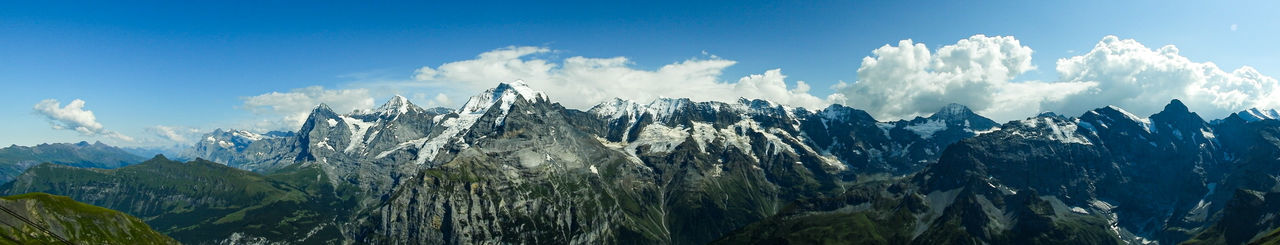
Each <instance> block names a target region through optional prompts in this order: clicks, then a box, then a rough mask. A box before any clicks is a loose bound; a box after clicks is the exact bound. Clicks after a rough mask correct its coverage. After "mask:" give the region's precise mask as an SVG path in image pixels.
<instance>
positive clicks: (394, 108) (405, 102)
mask: <svg viewBox="0 0 1280 245" xmlns="http://www.w3.org/2000/svg"><path fill="white" fill-rule="evenodd" d="M416 108H417V107H416V106H414V105H413V103H410V102H409V99H407V98H405V97H404V96H400V95H398V94H397V95H395V96H392V97H391V99H389V100H387V103H385V104H382V106H379V107H378V110H377V111H376V112H375V113H376V114H379V115H399V114H405V113H408V112H409V111H410V110H413V109H416Z"/></svg>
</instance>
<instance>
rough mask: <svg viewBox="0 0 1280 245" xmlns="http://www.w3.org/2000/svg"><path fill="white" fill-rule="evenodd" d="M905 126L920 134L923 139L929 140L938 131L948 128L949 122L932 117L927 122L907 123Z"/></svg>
mask: <svg viewBox="0 0 1280 245" xmlns="http://www.w3.org/2000/svg"><path fill="white" fill-rule="evenodd" d="M904 128H906V129H907V130H911V132H915V133H916V135H920V138H921V139H926V140H927V139H929V138H933V134H934V133H937V132H938V131H942V130H946V129H947V122H946V121H943V120H942V119H931V120H929V121H926V122H925V123H921V124H914V125H907V126H906V127H904Z"/></svg>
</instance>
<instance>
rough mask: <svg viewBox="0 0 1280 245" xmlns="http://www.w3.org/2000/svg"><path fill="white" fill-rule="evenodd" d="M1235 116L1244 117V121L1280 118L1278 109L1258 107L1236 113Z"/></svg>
mask: <svg viewBox="0 0 1280 245" xmlns="http://www.w3.org/2000/svg"><path fill="white" fill-rule="evenodd" d="M1236 117H1239V118H1240V119H1244V121H1246V122H1254V121H1262V120H1267V119H1272V120H1276V119H1280V111H1276V110H1275V109H1270V110H1262V109H1258V108H1249V109H1248V110H1243V111H1240V112H1238V113H1236Z"/></svg>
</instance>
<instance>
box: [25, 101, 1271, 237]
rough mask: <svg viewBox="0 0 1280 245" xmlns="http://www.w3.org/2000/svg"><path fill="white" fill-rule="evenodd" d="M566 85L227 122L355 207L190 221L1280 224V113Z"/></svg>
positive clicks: (378, 225) (780, 229)
mask: <svg viewBox="0 0 1280 245" xmlns="http://www.w3.org/2000/svg"><path fill="white" fill-rule="evenodd" d="M553 99H554V98H550V97H548V96H546V95H545V94H544V93H541V92H538V91H537V90H535V89H533V88H530V87H529V86H528V85H527V84H525V83H523V82H520V81H516V82H512V83H502V84H499V85H498V86H497V87H495V88H492V89H489V90H486V91H484V92H481V93H479V94H477V95H475V96H472V97H471V98H470V99H469V100H468V101H467V102H466V103H465V104H463V105H462V106H461V107H459V108H457V109H447V108H435V109H423V108H420V107H417V106H415V105H413V104H412V103H411V102H409V101H408V100H407V99H405V98H404V97H400V96H395V97H393V98H391V99H389V100H388V101H387V102H386V103H385V104H383V105H381V106H379V107H378V108H376V109H374V110H369V111H356V112H353V113H348V114H338V113H335V112H333V111H332V110H331V109H330V108H328V107H327V106H325V105H323V104H321V105H318V106H317V107H315V108H314V109H313V110H312V112H311V114H310V116H309V117H308V118H307V120H306V122H305V123H304V125H303V126H302V127H301V128H300V129H299V130H298V131H297V132H294V133H290V134H273V135H255V134H251V133H248V132H243V131H236V130H218V131H215V132H214V133H213V134H210V135H208V136H209V137H207V138H206V139H205V140H204V141H202V142H201V143H199V145H198V146H197V147H194V148H192V150H191V152H190V156H194V157H201V158H206V159H215V160H217V159H221V160H223V161H225V162H227V163H228V165H229V166H235V167H237V168H243V169H249V170H253V171H257V172H262V173H270V175H268V176H266V177H261V178H269V179H270V178H279V179H281V180H275V179H272V180H270V181H266V182H271V183H277V182H278V183H279V184H277V185H278V186H281V187H280V188H284V187H289V188H294V187H293V186H309V188H319V189H305V188H303V189H301V190H293V189H289V190H283V189H282V190H280V191H283V192H294V191H303V192H306V193H309V194H308V195H310V196H308V197H307V200H310V201H311V202H326V203H328V204H324V205H336V206H337V207H338V208H334V209H335V210H339V211H330V210H327V209H325V210H317V209H315V208H314V206H307V205H312V204H307V205H300V206H302V207H307V208H300V209H298V212H300V213H308V214H311V213H325V214H328V215H334V217H332V221H329V222H321V223H306V224H305V225H302V226H303V227H292V228H291V230H294V231H298V232H296V233H291V234H292V235H284V236H281V237H271V236H268V235H263V234H262V233H255V234H256V235H255V234H249V233H231V234H233V235H230V236H228V237H217V238H208V237H182V238H180V240H183V239H193V240H184V241H197V242H199V241H210V240H208V239H213V240H212V241H221V242H250V241H251V242H273V241H279V242H285V241H298V240H305V239H310V238H312V237H315V236H313V235H314V233H310V232H303V231H306V230H308V229H310V230H315V231H320V230H324V231H326V232H331V233H333V234H334V235H332V236H322V237H325V238H323V239H328V240H325V241H329V242H350V243H421V244H441V243H506V242H521V241H532V242H535V243H593V244H594V243H658V244H703V243H707V242H713V241H715V242H722V243H728V244H734V243H744V242H755V241H784V240H786V241H792V242H797V243H809V242H821V241H816V240H788V239H798V238H803V237H824V236H828V237H829V236H830V235H831V234H809V233H808V232H814V231H828V232H829V233H830V231H842V232H843V231H847V232H849V234H838V235H840V236H836V237H846V238H850V239H854V238H857V239H862V238H866V239H869V240H866V241H867V242H882V243H913V242H914V243H941V242H955V241H971V242H974V243H997V244H1000V243H1005V244H1008V243H1016V244H1026V243H1046V242H1079V243H1125V242H1130V243H1146V242H1164V243H1169V242H1178V241H1184V240H1188V239H1192V238H1195V239H1200V238H1202V237H1203V238H1204V239H1218V238H1222V237H1227V238H1224V239H1235V240H1239V239H1242V238H1239V237H1241V236H1244V235H1239V234H1235V233H1230V232H1227V233H1221V232H1219V233H1214V232H1213V231H1215V230H1217V231H1220V230H1224V229H1231V230H1240V231H1243V233H1241V234H1245V233H1248V234H1258V233H1259V232H1262V231H1266V230H1267V229H1271V228H1274V227H1275V226H1276V225H1280V222H1271V221H1270V220H1267V219H1252V218H1240V217H1254V216H1249V215H1245V214H1251V213H1250V212H1254V213H1257V212H1263V211H1256V210H1267V207H1269V206H1268V205H1270V204H1258V203H1257V202H1253V201H1250V200H1255V199H1257V198H1255V199H1249V198H1248V196H1237V195H1235V194H1234V193H1240V192H1238V191H1229V190H1236V189H1248V190H1263V191H1264V192H1266V191H1268V190H1271V188H1272V187H1274V186H1280V184H1277V183H1280V182H1277V181H1276V179H1280V168H1277V167H1275V166H1280V163H1276V161H1277V160H1276V159H1280V158H1277V157H1276V156H1277V154H1280V153H1277V152H1280V150H1278V149H1280V147H1273V146H1275V145H1280V143H1275V137H1274V135H1277V134H1280V133H1276V132H1278V131H1280V126H1277V125H1274V124H1275V122H1276V121H1275V120H1261V121H1252V122H1251V121H1247V120H1245V119H1244V118H1243V117H1239V116H1233V117H1228V118H1226V119H1223V120H1221V121H1217V122H1215V123H1213V124H1210V123H1206V122H1205V121H1204V119H1203V118H1201V117H1200V116H1199V115H1198V114H1196V113H1194V112H1191V111H1190V110H1189V109H1188V108H1187V107H1186V106H1185V105H1183V104H1182V103H1181V102H1180V101H1177V100H1174V101H1171V102H1170V103H1169V104H1168V105H1166V106H1165V108H1164V110H1163V111H1161V112H1160V113H1157V114H1154V115H1151V116H1149V117H1140V116H1137V115H1134V114H1132V113H1129V112H1126V111H1125V110H1123V109H1121V108H1119V107H1114V106H1108V107H1102V108H1098V109H1095V110H1091V111H1088V112H1086V113H1084V114H1082V115H1080V116H1077V117H1068V116H1061V115H1057V114H1053V113H1043V114H1041V115H1039V116H1036V117H1032V118H1027V119H1024V120H1017V121H1011V122H1008V123H1005V124H1003V125H1001V124H997V123H996V122H994V121H992V120H990V119H987V118H985V117H982V116H980V115H978V114H976V113H974V112H973V111H971V110H969V109H968V108H966V107H964V106H962V105H958V104H951V105H947V106H945V107H943V108H940V110H939V111H938V112H937V113H934V114H933V115H930V116H929V117H917V118H913V119H910V120H898V121H878V120H876V119H875V118H873V117H872V116H870V114H868V113H866V112H865V111H861V110H858V109H854V108H850V107H845V106H842V105H831V106H829V107H827V108H822V109H818V110H813V109H806V108H792V107H787V106H783V105H779V104H777V103H773V102H770V101H766V100H747V99H740V100H737V101H732V102H716V101H708V102H696V101H691V100H689V99H679V98H662V99H657V100H654V101H650V102H647V103H642V102H635V101H628V100H623V99H614V100H610V101H606V102H604V103H601V104H599V105H596V106H594V107H592V108H591V109H589V110H586V111H580V110H574V109H567V108H564V107H562V106H561V105H560V104H557V103H555V102H554V100H553ZM57 170H58V169H56V168H53V169H46V170H43V171H57ZM227 172H234V171H227ZM228 175H237V174H234V173H228ZM240 175H243V174H240ZM23 180H24V181H56V180H46V179H42V178H36V177H31V176H28V177H27V178H23ZM272 181H276V182H272ZM95 183H97V182H95ZM214 183H216V182H214ZM131 184H133V183H123V182H122V183H116V184H113V185H131ZM267 185H271V184H267ZM20 186H21V187H23V188H28V189H30V190H32V191H54V192H56V191H57V190H43V189H38V187H41V186H53V185H42V184H35V183H26V182H24V183H23V184H21V185H20ZM95 188H97V187H95ZM219 188H224V187H217V188H214V189H216V190H224V189H225V188H224V189H219ZM264 188H265V187H264ZM297 188H302V187H297ZM24 190H27V189H24ZM77 193H80V194H84V193H89V192H77ZM77 193H66V194H67V195H78V194H77ZM139 193H151V192H147V191H142V192H139ZM1244 193H1254V194H1257V195H1252V196H1261V197H1263V198H1265V196H1266V194H1259V193H1262V192H1247V191H1246V192H1244ZM1277 195H1280V194H1277ZM103 200H109V199H103ZM235 200H241V199H235ZM281 202H286V203H287V202H288V201H287V200H285V201H280V200H276V202H275V203H276V204H273V205H282V204H279V203H281ZM1231 203H1243V204H1238V205H1234V206H1233V204H1231ZM202 205H203V204H202ZM322 206H323V205H322ZM325 207H328V206H325ZM1232 207H1236V208H1232ZM278 208H281V209H282V210H290V209H289V207H287V205H286V206H278ZM1228 210H1234V211H1228ZM1251 210H1253V211H1251ZM1263 213H1266V212H1263ZM1226 217H1234V218H1226ZM1258 217H1265V216H1258ZM219 219H221V218H219ZM190 222H198V221H190ZM237 222H241V223H237V224H241V225H246V226H252V225H253V224H254V223H253V222H258V221H252V220H249V221H237ZM308 222H312V221H308ZM166 225H173V224H167V223H166ZM293 226H298V225H293ZM311 226H314V227H311ZM255 227H256V226H255ZM811 228H812V229H811ZM837 228H839V229H837ZM735 230H736V231H735ZM836 233H841V232H836ZM726 234H728V236H724V235H726ZM1221 234H1226V235H1221ZM202 239H204V240H202ZM739 239H743V240H739ZM779 239H781V240H779ZM877 239H879V240H877Z"/></svg>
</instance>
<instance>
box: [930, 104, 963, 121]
mask: <svg viewBox="0 0 1280 245" xmlns="http://www.w3.org/2000/svg"><path fill="white" fill-rule="evenodd" d="M970 114H973V111H972V110H969V107H967V106H964V105H961V104H957V103H951V104H947V105H946V106H943V107H942V109H938V112H937V113H933V115H932V116H929V118H937V117H943V118H962V117H967V116H969V115H970Z"/></svg>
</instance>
